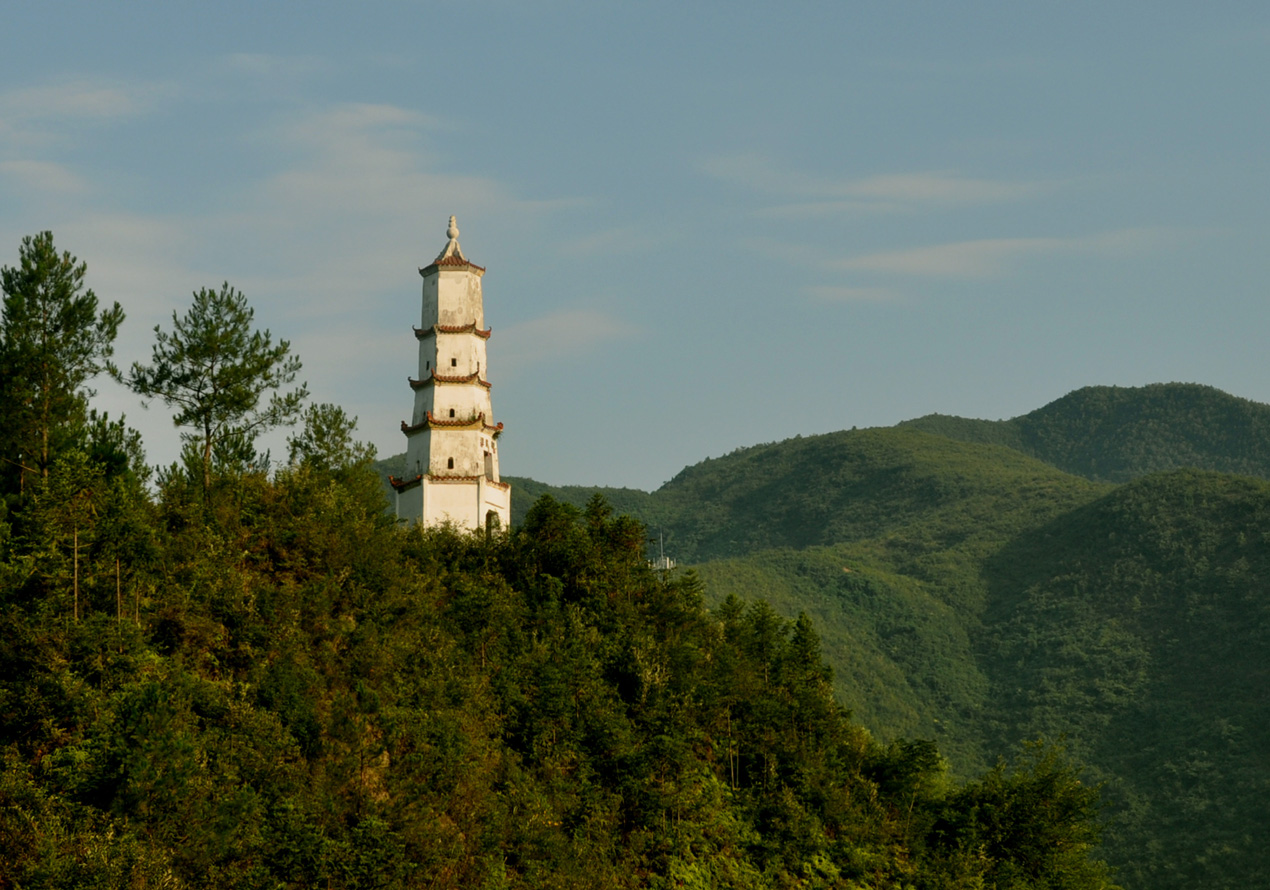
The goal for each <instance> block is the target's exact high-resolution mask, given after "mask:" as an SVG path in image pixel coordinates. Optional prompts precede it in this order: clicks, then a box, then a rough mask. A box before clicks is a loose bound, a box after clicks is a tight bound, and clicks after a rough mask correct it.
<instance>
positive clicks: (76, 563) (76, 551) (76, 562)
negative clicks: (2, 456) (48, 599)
mask: <svg viewBox="0 0 1270 890" xmlns="http://www.w3.org/2000/svg"><path fill="white" fill-rule="evenodd" d="M45 472H47V468H45ZM73 552H74V557H73V560H72V561H73V563H74V567H75V568H74V575H73V577H74V582H73V583H74V587H75V620H76V621H79V529H75V545H74V551H73Z"/></svg>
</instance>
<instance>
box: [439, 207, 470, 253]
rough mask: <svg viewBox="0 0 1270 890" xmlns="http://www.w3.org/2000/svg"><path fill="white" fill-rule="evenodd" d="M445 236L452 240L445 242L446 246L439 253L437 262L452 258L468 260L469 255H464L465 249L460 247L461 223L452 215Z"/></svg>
mask: <svg viewBox="0 0 1270 890" xmlns="http://www.w3.org/2000/svg"><path fill="white" fill-rule="evenodd" d="M445 237H447V238H449V239H450V240H449V241H447V242H445V248H444V249H443V250H442V251H441V252H440V253H439V254H437V258H436V260H435V262H438V263H439V262H441V260H447V259H451V258H456V259H460V260H462V261H463V262H467V257H465V256H463V251H462V250H461V249H460V248H459V224H458V222H457V221H456V220H455V218H454V217H453V216H451V217H450V225H449V226H448V227H447V228H446V230H445Z"/></svg>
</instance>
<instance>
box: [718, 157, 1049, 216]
mask: <svg viewBox="0 0 1270 890" xmlns="http://www.w3.org/2000/svg"><path fill="white" fill-rule="evenodd" d="M702 170H703V171H704V172H705V173H706V174H708V175H710V176H712V177H714V178H716V179H719V180H721V181H724V182H730V183H732V184H735V185H739V186H743V187H745V188H747V189H750V190H753V191H757V192H761V193H764V194H767V195H771V196H775V197H778V198H782V199H784V200H783V201H782V202H781V203H780V204H777V205H776V206H774V207H771V208H767V209H766V210H765V211H762V212H764V213H767V214H772V215H785V216H814V215H827V214H833V213H843V212H851V211H862V212H874V213H878V212H883V213H896V212H901V211H906V210H911V209H915V208H919V207H932V206H945V207H952V206H963V205H973V204H989V203H1002V202H1008V201H1018V200H1022V199H1025V198H1029V197H1032V196H1034V195H1037V194H1040V193H1042V192H1044V191H1047V190H1049V189H1052V188H1053V185H1052V184H1050V183H1040V182H1015V181H1007V180H991V179H975V178H971V177H966V176H961V175H960V174H957V173H952V172H947V171H918V172H913V173H892V174H879V175H875V176H866V177H863V178H854V177H851V178H848V177H832V176H815V175H811V174H807V173H804V172H802V171H799V170H793V169H789V168H786V167H782V166H779V165H777V164H774V163H772V162H771V161H770V160H769V159H768V158H766V157H764V156H762V155H756V154H742V155H730V156H721V157H716V158H711V159H709V160H708V161H706V162H705V163H704V164H703V165H702Z"/></svg>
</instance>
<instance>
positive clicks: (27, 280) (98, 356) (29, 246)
mask: <svg viewBox="0 0 1270 890" xmlns="http://www.w3.org/2000/svg"><path fill="white" fill-rule="evenodd" d="M18 256H19V260H18V265H17V266H16V267H9V266H5V267H4V268H2V269H0V287H2V288H3V291H4V308H3V312H2V313H0V417H3V423H0V458H3V468H0V478H2V479H4V480H6V482H5V487H6V489H8V490H10V491H15V490H16V491H19V492H21V491H25V490H26V488H27V486H28V484H29V482H28V479H27V477H28V476H30V475H32V474H36V475H40V476H45V475H47V474H48V469H49V466H50V465H51V464H52V462H53V460H54V458H55V457H56V455H57V453H58V452H59V451H60V450H62V449H63V448H65V447H68V446H70V445H73V444H76V443H77V442H78V441H79V439H80V436H81V434H82V427H83V424H84V422H85V419H86V411H87V408H86V402H87V397H88V396H90V395H91V394H92V393H91V391H90V390H88V389H87V383H88V381H89V380H91V379H92V378H93V377H94V376H95V375H97V374H98V373H99V372H100V371H102V370H103V369H104V368H105V367H106V363H107V361H108V360H109V358H110V356H111V353H112V350H113V345H114V340H115V336H116V334H117V333H118V331H119V325H120V324H121V323H122V322H123V318H124V313H123V310H122V309H120V308H119V304H118V303H115V304H114V305H113V306H112V307H111V308H109V309H103V310H102V311H101V313H100V314H98V312H97V296H96V295H95V294H94V293H93V292H92V290H85V289H84V277H85V275H86V274H87V265H86V264H85V263H81V262H79V261H77V260H76V259H75V257H73V256H71V255H70V254H69V253H66V252H63V253H62V254H60V255H59V254H58V252H57V249H56V248H55V247H54V246H53V233H52V232H41V233H40V234H38V235H35V236H34V237H26V238H23V239H22V245H21V247H20V248H19V250H18Z"/></svg>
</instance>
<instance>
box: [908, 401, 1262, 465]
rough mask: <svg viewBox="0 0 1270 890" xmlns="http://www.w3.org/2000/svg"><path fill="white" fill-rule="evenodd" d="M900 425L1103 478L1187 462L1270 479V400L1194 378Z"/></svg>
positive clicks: (926, 419)
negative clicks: (996, 413) (1006, 416)
mask: <svg viewBox="0 0 1270 890" xmlns="http://www.w3.org/2000/svg"><path fill="white" fill-rule="evenodd" d="M900 426H902V427H907V428H910V429H920V430H924V431H926V432H928V433H934V434H936V435H940V436H946V437H948V438H950V439H957V440H960V441H963V442H978V443H987V444H995V445H1004V446H1006V447H1008V448H1014V449H1016V450H1018V451H1022V452H1023V453H1024V454H1028V455H1030V456H1032V457H1035V458H1038V459H1039V460H1043V461H1045V462H1046V463H1048V464H1052V465H1054V466H1056V467H1058V468H1059V469H1061V470H1065V471H1066V472H1068V473H1075V474H1076V475H1079V476H1084V477H1085V478H1087V479H1095V480H1099V481H1105V482H1128V481H1129V480H1130V479H1136V478H1137V477H1139V476H1143V475H1146V474H1147V473H1157V472H1160V471H1161V470H1172V469H1180V468H1183V467H1190V468H1193V469H1199V470H1216V471H1217V472H1221V473H1239V474H1242V475H1245V476H1260V477H1261V478H1270V405H1263V404H1261V403H1260V402H1253V401H1249V400H1248V399H1240V398H1236V397H1235V396H1232V395H1228V394H1226V393H1224V392H1222V391H1221V390H1219V389H1214V388H1213V387H1211V386H1199V385H1197V384H1192V383H1156V384H1152V385H1150V386H1143V387H1119V386H1090V387H1086V388H1084V389H1078V390H1076V391H1075V392H1072V393H1069V394H1067V395H1065V396H1063V397H1062V398H1061V399H1058V400H1057V401H1054V402H1051V403H1050V404H1048V405H1046V406H1045V407H1043V408H1038V409H1037V410H1035V411H1032V412H1031V413H1029V414H1024V415H1023V416H1021V417H1016V418H1014V419H1013V420H998V421H990V420H971V419H968V418H964V417H950V416H946V415H942V414H930V415H927V416H926V417H919V418H917V419H916V420H909V421H905V422H904V423H902V424H900Z"/></svg>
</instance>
